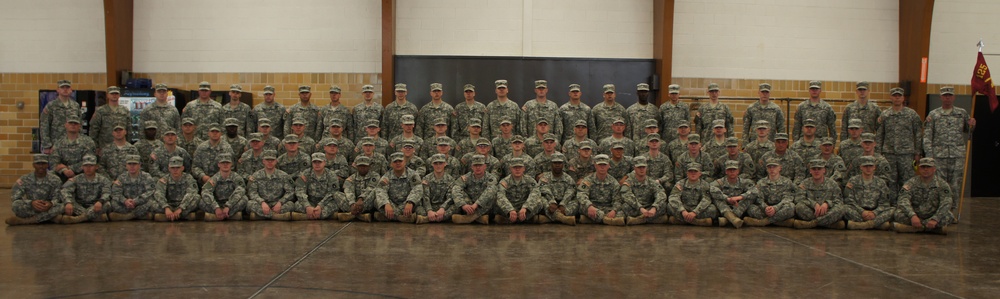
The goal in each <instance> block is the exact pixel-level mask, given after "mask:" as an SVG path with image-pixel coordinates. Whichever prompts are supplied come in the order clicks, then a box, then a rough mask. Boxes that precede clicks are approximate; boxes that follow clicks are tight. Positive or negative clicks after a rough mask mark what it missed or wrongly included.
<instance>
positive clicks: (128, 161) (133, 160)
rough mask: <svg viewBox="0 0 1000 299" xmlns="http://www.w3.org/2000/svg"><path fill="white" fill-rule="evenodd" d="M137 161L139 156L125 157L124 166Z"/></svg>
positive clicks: (137, 162)
mask: <svg viewBox="0 0 1000 299" xmlns="http://www.w3.org/2000/svg"><path fill="white" fill-rule="evenodd" d="M139 161H140V159H139V155H125V163H126V164H139ZM35 163H38V161H35Z"/></svg>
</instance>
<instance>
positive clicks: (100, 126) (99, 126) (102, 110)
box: [87, 88, 132, 175]
mask: <svg viewBox="0 0 1000 299" xmlns="http://www.w3.org/2000/svg"><path fill="white" fill-rule="evenodd" d="M109 89H110V88H109ZM117 126H122V128H125V140H128V136H129V132H131V131H132V112H130V111H129V110H128V108H126V107H125V106H122V105H117V106H114V107H112V106H111V105H107V104H106V105H104V106H101V107H98V108H97V110H96V111H94V116H93V117H91V118H90V131H89V132H87V133H88V135H90V138H92V139H94V142H96V143H97V148H101V149H103V148H104V146H106V145H108V144H111V143H114V142H115V137H114V135H111V133H112V132H113V131H114V130H115V127H117ZM101 154H102V155H103V154H104V153H103V152H102V153H101ZM115 175H117V174H115Z"/></svg>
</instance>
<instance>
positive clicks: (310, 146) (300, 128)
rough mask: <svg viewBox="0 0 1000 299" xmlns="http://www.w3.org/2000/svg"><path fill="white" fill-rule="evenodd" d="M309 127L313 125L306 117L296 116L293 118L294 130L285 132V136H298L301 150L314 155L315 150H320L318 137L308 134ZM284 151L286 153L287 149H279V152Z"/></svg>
mask: <svg viewBox="0 0 1000 299" xmlns="http://www.w3.org/2000/svg"><path fill="white" fill-rule="evenodd" d="M309 127H311V126H310V123H308V122H307V121H306V119H305V118H302V117H294V118H293V119H292V132H291V134H285V137H288V136H289V135H293V136H295V137H296V139H298V141H299V142H298V143H299V146H298V149H299V152H302V153H303V154H305V155H306V156H308V155H312V153H313V152H316V151H317V150H318V149H317V148H316V139H313V138H312V137H310V136H309V135H308V134H306V128H309ZM282 153H285V151H284V150H281V151H278V154H282ZM306 160H308V159H306ZM278 165H281V164H278Z"/></svg>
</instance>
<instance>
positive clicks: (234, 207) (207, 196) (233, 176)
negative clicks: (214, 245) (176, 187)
mask: <svg viewBox="0 0 1000 299" xmlns="http://www.w3.org/2000/svg"><path fill="white" fill-rule="evenodd" d="M220 159H221V158H220ZM230 160H232V159H230ZM230 162H232V161H230ZM248 201H249V199H248V198H247V185H246V181H245V180H244V179H243V176H242V175H240V174H239V173H237V172H235V171H232V172H230V173H229V176H227V177H222V173H216V174H215V175H213V176H212V178H211V179H210V180H208V182H206V183H205V184H204V185H202V186H201V202H200V203H201V210H202V211H204V212H205V213H209V214H210V213H215V209H219V208H223V209H225V208H229V217H233V216H235V215H236V214H239V213H243V211H245V210H246V209H247V202H248Z"/></svg>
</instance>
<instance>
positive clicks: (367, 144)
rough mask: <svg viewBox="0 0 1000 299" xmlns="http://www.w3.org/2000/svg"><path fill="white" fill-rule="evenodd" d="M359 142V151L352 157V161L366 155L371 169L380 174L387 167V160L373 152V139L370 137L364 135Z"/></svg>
mask: <svg viewBox="0 0 1000 299" xmlns="http://www.w3.org/2000/svg"><path fill="white" fill-rule="evenodd" d="M359 144H360V145H361V153H360V154H358V155H357V156H356V157H354V161H357V160H358V158H360V157H361V156H365V157H368V159H369V163H370V164H369V165H370V166H371V169H372V171H373V172H375V173H376V174H378V175H379V176H382V174H383V173H385V171H386V170H388V169H389V161H388V160H386V159H385V156H384V155H382V154H378V153H375V141H374V140H372V138H371V137H365V138H361V143H359ZM355 163H356V162H355Z"/></svg>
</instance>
